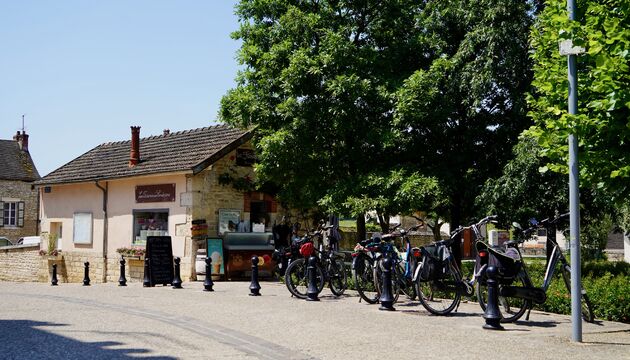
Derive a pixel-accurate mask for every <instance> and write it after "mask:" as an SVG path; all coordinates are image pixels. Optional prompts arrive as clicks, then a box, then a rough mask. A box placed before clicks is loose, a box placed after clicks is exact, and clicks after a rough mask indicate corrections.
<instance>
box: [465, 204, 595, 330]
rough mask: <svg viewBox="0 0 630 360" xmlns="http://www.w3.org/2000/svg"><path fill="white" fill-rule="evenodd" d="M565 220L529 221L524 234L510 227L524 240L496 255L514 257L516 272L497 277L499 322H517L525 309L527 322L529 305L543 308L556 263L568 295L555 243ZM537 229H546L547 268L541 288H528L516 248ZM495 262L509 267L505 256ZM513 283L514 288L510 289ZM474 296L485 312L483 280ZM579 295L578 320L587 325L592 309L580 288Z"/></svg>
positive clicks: (567, 276)
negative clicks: (500, 317) (579, 313)
mask: <svg viewBox="0 0 630 360" xmlns="http://www.w3.org/2000/svg"><path fill="white" fill-rule="evenodd" d="M568 216H569V213H566V214H562V215H560V216H558V217H556V218H555V219H545V220H542V221H540V222H538V221H536V219H531V220H530V225H531V226H530V227H529V228H528V229H526V230H524V231H523V230H522V228H521V226H520V225H519V224H518V223H514V224H513V225H514V227H515V228H516V229H518V230H521V231H523V235H524V236H523V238H522V239H520V240H513V241H508V242H507V243H505V248H504V249H503V251H504V252H499V256H502V255H504V254H505V253H507V252H511V253H512V254H514V255H513V257H510V258H514V261H513V264H519V265H517V267H516V268H513V270H512V271H509V270H508V274H507V275H501V274H500V278H499V305H500V310H501V313H502V316H503V319H502V320H501V321H502V322H514V321H516V320H518V319H519V318H521V317H522V316H523V314H524V312H525V310H526V309H529V311H528V312H527V317H526V320H529V314H530V312H531V309H532V307H533V304H534V303H536V304H543V303H544V302H545V301H546V300H547V294H546V293H547V289H549V285H550V284H551V281H552V280H553V275H554V272H555V270H556V265H558V263H560V271H561V274H562V279H563V280H564V284H565V286H566V288H567V290H568V292H569V294H570V293H571V266H570V265H569V262H568V261H567V259H566V258H565V257H564V254H563V252H562V249H561V248H560V245H558V242H557V241H556V239H555V233H556V227H557V224H558V223H559V222H560V221H561V220H563V219H565V218H566V217H568ZM539 228H546V229H547V246H551V250H550V251H548V252H547V254H548V258H547V266H546V269H545V277H544V279H543V285H542V287H536V286H534V285H533V284H532V280H531V278H530V276H529V273H528V272H527V266H526V265H525V262H524V261H523V255H522V253H521V251H520V249H519V244H522V243H523V242H524V241H525V240H526V239H528V238H529V237H530V236H531V234H532V233H533V232H534V231H536V230H537V229H539ZM481 248H482V249H483V246H481ZM488 251H489V252H490V253H491V254H493V255H494V254H496V253H497V251H496V250H494V249H492V248H488ZM499 261H504V262H505V263H506V264H507V266H510V265H511V264H512V263H510V260H509V259H505V256H502V257H499ZM519 266H520V267H519ZM516 269H517V270H518V272H516V275H515V276H512V277H511V276H510V275H511V274H510V272H512V273H513V272H514V271H515V270H516ZM514 283H515V284H517V285H512V284H514ZM476 292H477V297H478V299H479V304H480V305H481V308H482V309H484V310H485V308H486V302H487V284H486V281H485V276H482V277H481V280H480V281H479V283H478V286H477V289H476ZM581 293H582V298H581V302H582V318H583V319H584V320H585V321H587V322H593V321H594V316H593V305H592V304H591V301H590V299H589V297H588V295H587V294H586V291H585V290H584V288H582V291H581Z"/></svg>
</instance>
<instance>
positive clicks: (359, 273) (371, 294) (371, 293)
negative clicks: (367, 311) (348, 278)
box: [352, 253, 379, 304]
mask: <svg viewBox="0 0 630 360" xmlns="http://www.w3.org/2000/svg"><path fill="white" fill-rule="evenodd" d="M357 256H358V257H357V258H356V259H355V260H354V262H353V264H354V266H353V269H352V275H353V278H354V285H355V287H356V290H357V292H358V293H359V296H360V297H361V299H363V300H365V302H367V303H368V304H376V303H377V302H378V297H379V295H378V292H377V291H376V289H375V285H374V259H372V258H371V257H369V256H367V255H365V254H363V253H361V254H359V255H357Z"/></svg>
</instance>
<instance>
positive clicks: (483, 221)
mask: <svg viewBox="0 0 630 360" xmlns="http://www.w3.org/2000/svg"><path fill="white" fill-rule="evenodd" d="M497 218H498V216H497V215H490V216H486V217H485V218H483V219H481V220H479V222H478V223H476V224H473V225H469V226H461V225H460V226H459V227H458V228H457V229H455V230H453V231H451V237H453V236H455V235H457V234H459V233H460V232H462V231H464V230H466V229H470V228H471V227H473V226H475V227H477V228H479V227H481V226H482V225H485V224H487V223H489V222H495V220H496V219H497Z"/></svg>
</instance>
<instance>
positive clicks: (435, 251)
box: [413, 215, 496, 315]
mask: <svg viewBox="0 0 630 360" xmlns="http://www.w3.org/2000/svg"><path fill="white" fill-rule="evenodd" d="M495 219H496V215H493V216H488V217H485V218H483V219H482V220H481V221H479V222H478V223H476V224H473V225H470V226H468V227H462V226H460V227H458V228H457V229H455V230H454V231H452V232H451V235H450V238H449V239H448V240H442V241H438V242H435V243H433V244H432V245H428V246H423V247H421V248H420V252H421V255H422V260H421V262H419V263H418V266H417V267H416V271H415V273H414V278H413V280H414V283H415V285H416V293H417V294H418V300H420V303H421V304H422V306H424V308H425V309H427V311H429V312H430V313H432V314H435V315H448V314H450V313H451V312H452V311H453V310H456V309H457V308H458V307H459V303H460V301H461V297H462V295H463V296H467V297H470V296H472V295H473V293H474V286H475V282H476V279H477V278H478V277H479V274H480V273H482V271H483V268H482V269H478V270H477V271H476V272H475V274H474V276H473V277H472V279H470V280H469V279H464V278H463V276H462V272H461V270H460V268H459V266H458V265H457V261H456V260H455V258H454V256H453V254H452V253H451V250H450V249H451V246H452V245H453V244H454V243H455V240H459V235H460V234H461V233H462V232H463V231H464V230H465V229H472V230H473V233H474V235H475V240H483V236H482V235H481V232H480V231H479V229H480V228H481V226H483V225H485V224H487V223H489V222H492V221H494V220H495ZM455 246H459V242H457V243H456V244H455Z"/></svg>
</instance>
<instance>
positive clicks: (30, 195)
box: [0, 131, 40, 244]
mask: <svg viewBox="0 0 630 360" xmlns="http://www.w3.org/2000/svg"><path fill="white" fill-rule="evenodd" d="M39 178H40V176H39V173H38V172H37V168H36V167H35V164H34V163H33V159H32V158H31V155H30V154H29V152H28V134H26V132H24V133H21V132H20V131H18V132H17V134H16V135H15V136H14V137H13V140H0V211H2V214H1V215H0V236H4V237H7V238H9V240H11V241H12V242H13V243H14V244H15V243H16V242H17V240H18V239H19V238H21V237H24V236H34V235H38V213H39V211H38V207H37V206H38V200H37V191H36V189H35V186H34V185H33V183H34V181H36V180H38V179H39Z"/></svg>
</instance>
